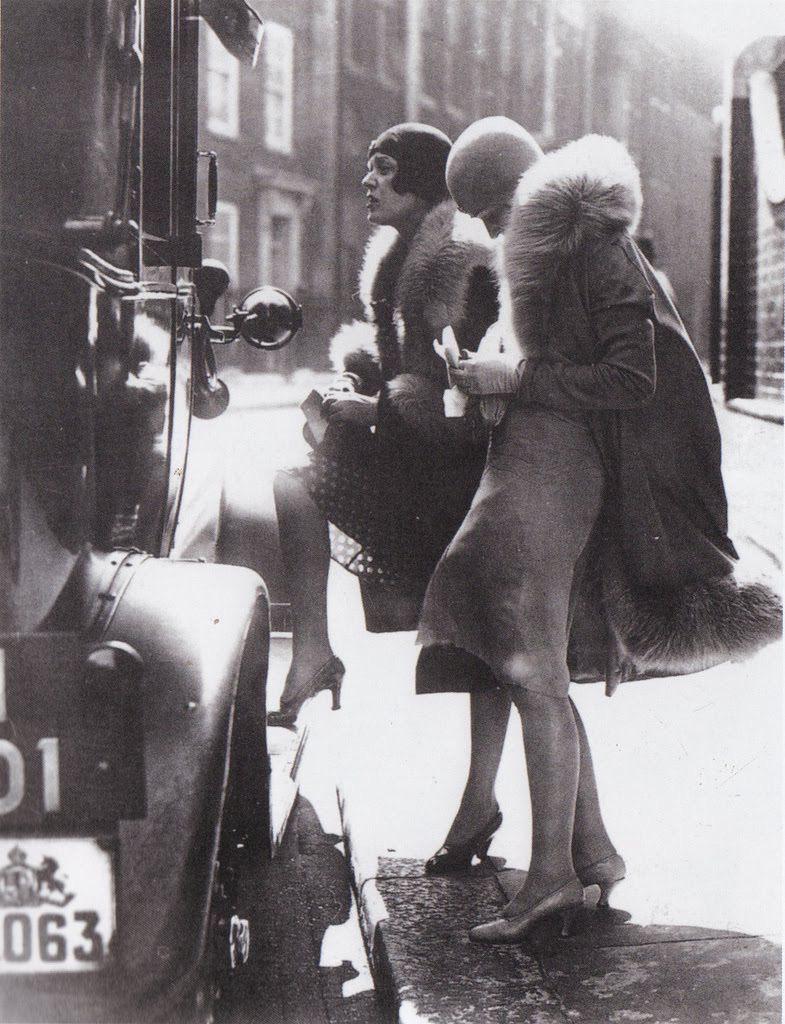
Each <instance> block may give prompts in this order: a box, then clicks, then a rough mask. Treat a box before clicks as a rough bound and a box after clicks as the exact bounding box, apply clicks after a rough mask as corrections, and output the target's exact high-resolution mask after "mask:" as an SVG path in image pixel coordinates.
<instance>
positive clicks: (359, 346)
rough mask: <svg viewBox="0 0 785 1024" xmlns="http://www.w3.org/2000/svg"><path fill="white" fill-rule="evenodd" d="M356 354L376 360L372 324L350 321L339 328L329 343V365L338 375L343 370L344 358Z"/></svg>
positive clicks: (374, 333) (374, 335) (374, 336)
mask: <svg viewBox="0 0 785 1024" xmlns="http://www.w3.org/2000/svg"><path fill="white" fill-rule="evenodd" d="M358 352H363V353H366V354H367V355H368V356H369V357H370V358H372V359H374V360H376V359H378V352H377V349H376V332H375V331H374V328H373V324H369V323H366V322H365V321H363V320H352V322H351V323H349V324H343V325H342V326H341V327H339V328H338V330H337V331H336V332H335V334H334V335H333V337H332V339H331V341H330V365H331V366H332V368H333V369H334V370H336V371H337V372H338V373H340V372H341V371H342V370H344V369H345V366H346V357H347V356H349V355H354V354H356V353H358Z"/></svg>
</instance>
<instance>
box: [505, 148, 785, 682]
mask: <svg viewBox="0 0 785 1024" xmlns="http://www.w3.org/2000/svg"><path fill="white" fill-rule="evenodd" d="M640 212H641V191H640V182H639V178H638V172H637V169H636V167H635V165H634V163H633V161H632V160H631V158H630V156H629V154H628V153H627V152H626V150H625V149H624V148H623V147H622V146H621V145H620V144H619V143H618V142H616V141H615V140H613V139H609V138H603V137H600V136H587V137H586V138H584V139H580V140H578V141H577V142H575V143H572V144H570V145H568V146H565V147H564V148H563V149H562V150H559V151H557V152H555V153H552V154H549V155H548V156H546V157H545V158H544V159H543V160H541V161H540V162H539V163H538V164H536V165H535V167H534V168H532V169H531V171H529V172H528V173H527V174H526V175H524V177H523V179H522V181H521V183H520V185H519V188H518V192H517V195H516V204H515V207H514V210H513V214H512V216H511V220H510V224H509V227H508V230H507V232H506V234H505V244H504V270H505V274H506V277H507V280H508V282H509V287H510V295H511V301H512V316H513V322H514V324H515V330H516V336H517V338H518V340H519V343H520V344H521V347H522V351H523V354H524V355H525V356H526V359H527V361H526V364H525V369H524V372H523V376H522V380H521V387H520V392H519V400H520V401H525V402H536V403H540V404H542V405H544V406H546V407H548V408H552V409H556V410H559V409H567V410H585V411H586V412H587V414H588V416H589V420H590V423H591V427H592V430H593V433H594V436H595V440H596V442H597V445H598V447H599V449H600V452H601V455H602V459H603V463H604V466H605V471H606V479H607V496H606V500H605V509H604V516H603V520H604V522H603V524H602V526H603V529H602V532H601V533H600V534H599V536H598V540H597V555H596V558H595V559H594V567H593V568H594V571H593V572H591V573H590V574H589V576H588V581H587V582H588V587H587V589H586V590H585V592H584V594H583V598H582V601H581V606H580V607H579V609H578V614H577V616H576V621H575V623H574V627H573V635H572V637H571V655H570V661H571V664H572V667H573V678H584V679H591V678H594V679H597V678H605V677H606V676H607V675H612V674H614V672H613V667H612V668H611V670H610V671H609V669H608V665H607V663H606V662H605V653H606V651H607V645H606V643H605V640H606V637H607V633H608V632H609V634H610V639H611V640H612V641H613V643H612V644H611V650H614V649H615V653H616V656H617V660H618V661H620V662H621V663H622V664H621V673H620V675H621V676H623V677H624V678H631V677H636V676H651V675H677V674H682V673H685V672H692V671H699V670H701V669H704V668H707V667H709V666H710V665H714V664H717V663H719V662H721V661H726V660H728V659H739V658H741V657H745V656H747V655H749V654H750V653H752V652H753V651H755V650H757V649H758V648H759V647H761V646H763V645H764V644H765V643H769V642H771V641H772V640H774V639H776V638H777V637H778V636H779V635H780V634H781V631H782V612H781V606H780V603H779V600H778V599H777V597H776V596H775V595H774V594H773V593H772V592H771V591H770V590H768V589H767V588H766V587H764V586H762V585H760V584H754V585H748V586H741V585H739V584H737V582H736V581H735V579H734V577H733V566H734V561H735V560H736V558H737V555H736V551H735V549H734V546H733V544H732V543H731V541H730V539H729V538H728V536H727V525H728V519H727V501H726V496H725V489H724V486H723V481H722V475H721V445H720V433H719V428H718V425H717V420H716V416H715V414H714V409H713V406H712V401H711V396H710V394H709V390H708V386H707V383H706V379H705V376H704V373H703V370H702V368H701V365H700V363H699V361H698V358H697V356H696V354H695V351H694V349H693V347H692V344H691V342H690V339H689V336H688V334H687V331H686V329H685V327H684V324H683V323H682V321H681V318H680V317H679V314H678V312H677V311H676V309H675V308H674V306H673V303H672V302H671V301H670V299H669V298H668V296H667V295H666V294H665V292H664V291H663V289H662V287H661V286H660V283H659V281H658V279H657V277H656V275H655V274H654V272H653V270H652V268H651V267H650V265H649V264H648V263H647V262H646V260H645V258H644V257H643V255H642V254H641V253H640V251H639V250H638V248H637V246H636V245H635V243H634V241H633V239H632V237H631V236H632V233H633V232H634V231H635V228H636V226H637V223H638V220H639V217H640ZM641 304H644V305H646V306H647V307H648V318H649V324H650V329H651V336H650V344H651V357H652V358H651V361H648V360H647V359H646V358H645V357H644V358H643V359H642V358H641V351H642V349H641V346H639V345H635V344H633V343H632V338H631V333H630V332H631V331H632V330H633V323H632V317H625V315H624V309H625V307H627V308H629V309H630V310H632V309H634V308H636V307H638V308H639V307H640V305H641ZM592 584H593V586H592ZM598 612H601V613H602V614H601V616H600V615H598V614H597V613H598ZM587 622H588V623H589V624H590V625H589V626H587ZM603 626H604V627H605V628H604V629H603ZM601 635H602V639H601V640H600V642H599V643H598V637H600V636H601ZM617 680H618V676H616V677H615V678H614V679H612V680H609V683H610V686H611V688H612V686H613V684H614V682H616V681H617Z"/></svg>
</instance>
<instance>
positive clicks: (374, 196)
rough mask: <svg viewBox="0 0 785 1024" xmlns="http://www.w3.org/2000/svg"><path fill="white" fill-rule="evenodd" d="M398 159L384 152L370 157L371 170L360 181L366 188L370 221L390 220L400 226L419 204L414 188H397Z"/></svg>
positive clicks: (388, 222) (390, 222) (377, 222)
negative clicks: (402, 190)
mask: <svg viewBox="0 0 785 1024" xmlns="http://www.w3.org/2000/svg"><path fill="white" fill-rule="evenodd" d="M397 170H398V161H397V160H396V159H395V158H394V157H391V156H387V155H386V154H385V153H374V155H373V156H372V157H371V159H370V160H369V161H368V173H367V174H366V175H365V177H364V178H363V180H362V182H361V184H362V187H363V188H364V189H365V207H366V209H367V211H368V220H369V222H370V223H371V224H389V225H390V226H392V227H394V228H397V227H400V226H401V225H402V224H404V223H405V222H406V221H407V220H408V219H409V217H410V216H411V215H412V212H413V211H414V210H415V209H416V208H417V207H419V205H420V200H419V198H418V197H417V196H416V195H414V193H413V192H403V193H401V192H396V191H395V189H394V188H393V181H394V180H395V174H396V172H397Z"/></svg>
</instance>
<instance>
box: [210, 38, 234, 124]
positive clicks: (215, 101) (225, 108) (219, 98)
mask: <svg viewBox="0 0 785 1024" xmlns="http://www.w3.org/2000/svg"><path fill="white" fill-rule="evenodd" d="M205 32H206V36H207V47H206V49H207V130H208V131H210V132H212V133H213V134H214V135H224V136H226V137H228V138H231V139H236V138H237V135H238V132H239V126H240V65H239V62H238V60H237V58H236V57H233V56H232V55H231V53H229V52H228V51H227V50H226V49H225V48H224V46H223V44H222V43H221V41H220V40H219V38H218V36H217V35H216V34H215V32H213V30H212V29H211V28H210V27H209V26H207V25H205Z"/></svg>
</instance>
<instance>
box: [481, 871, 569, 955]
mask: <svg viewBox="0 0 785 1024" xmlns="http://www.w3.org/2000/svg"><path fill="white" fill-rule="evenodd" d="M582 906H583V886H582V885H581V883H580V882H579V881H578V879H577V878H576V879H574V880H573V881H571V882H567V884H566V885H563V886H562V887H561V888H560V889H557V890H556V891H555V892H552V893H549V895H547V896H546V897H545V898H544V899H541V900H540V901H539V903H535V904H534V906H533V907H531V908H530V909H529V910H527V911H526V913H525V914H519V915H518V916H517V917H499V918H497V919H496V920H495V921H486V922H485V924H478V925H476V926H475V927H474V928H470V929H469V938H470V939H471V940H472V942H500V943H508V944H509V943H514V942H522V941H523V939H525V938H526V935H527V934H528V933H529V932H530V931H531V929H532V928H533V927H534V925H535V924H537V923H538V922H539V921H544V920H545V919H546V918H548V917H552V916H553V915H555V914H560V915H561V918H562V928H561V934H562V935H568V934H569V928H570V924H571V923H572V919H573V918H574V917H575V915H576V913H577V912H578V911H579V910H580V909H581V907H582Z"/></svg>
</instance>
